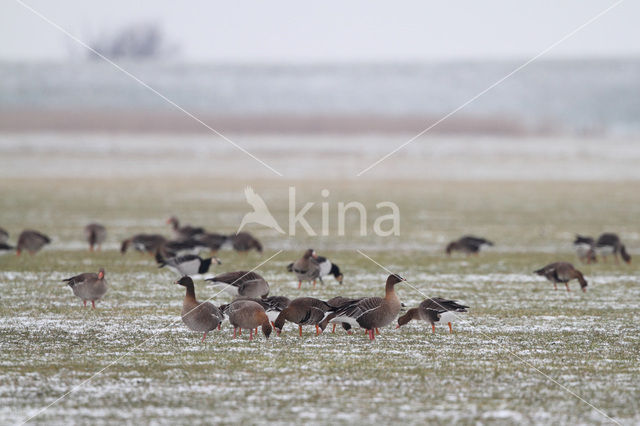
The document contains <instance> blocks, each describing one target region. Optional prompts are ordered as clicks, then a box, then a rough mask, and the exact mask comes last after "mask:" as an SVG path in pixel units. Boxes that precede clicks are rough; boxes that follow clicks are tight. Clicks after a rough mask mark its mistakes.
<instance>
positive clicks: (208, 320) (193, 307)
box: [175, 276, 224, 341]
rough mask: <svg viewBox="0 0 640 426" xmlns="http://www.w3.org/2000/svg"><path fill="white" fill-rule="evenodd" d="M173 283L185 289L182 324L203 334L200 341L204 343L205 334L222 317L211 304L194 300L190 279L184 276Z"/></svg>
mask: <svg viewBox="0 0 640 426" xmlns="http://www.w3.org/2000/svg"><path fill="white" fill-rule="evenodd" d="M175 283H176V284H179V285H181V286H183V287H185V288H186V289H187V292H186V294H185V296H184V300H183V301H182V314H181V316H182V322H184V323H185V325H186V326H187V327H189V329H190V330H193V331H199V332H201V333H204V335H203V336H202V340H201V341H204V339H206V338H207V333H208V332H209V331H211V330H215V329H216V328H217V327H218V326H219V325H220V323H221V322H222V320H224V315H222V312H220V309H218V307H217V306H215V305H214V304H213V303H210V302H204V303H202V302H199V301H198V300H196V291H195V288H194V286H193V280H192V279H191V277H187V276H184V277H182V278H180V279H179V280H178V281H176V282H175Z"/></svg>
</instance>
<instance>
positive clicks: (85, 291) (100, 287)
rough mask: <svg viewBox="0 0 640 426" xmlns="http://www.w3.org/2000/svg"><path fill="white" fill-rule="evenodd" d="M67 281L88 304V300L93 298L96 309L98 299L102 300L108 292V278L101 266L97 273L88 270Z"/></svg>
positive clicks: (74, 291)
mask: <svg viewBox="0 0 640 426" xmlns="http://www.w3.org/2000/svg"><path fill="white" fill-rule="evenodd" d="M62 281H65V282H66V283H67V284H68V285H69V287H71V289H72V290H73V294H75V295H76V296H78V297H79V298H80V299H82V301H83V302H84V306H87V300H91V306H92V307H93V308H94V309H95V307H96V300H100V299H101V298H102V296H104V295H105V294H106V293H107V280H106V279H105V278H104V269H102V268H100V270H99V271H98V273H97V274H94V273H92V272H86V273H84V274H80V275H76V276H73V277H71V278H66V279H64V280H62Z"/></svg>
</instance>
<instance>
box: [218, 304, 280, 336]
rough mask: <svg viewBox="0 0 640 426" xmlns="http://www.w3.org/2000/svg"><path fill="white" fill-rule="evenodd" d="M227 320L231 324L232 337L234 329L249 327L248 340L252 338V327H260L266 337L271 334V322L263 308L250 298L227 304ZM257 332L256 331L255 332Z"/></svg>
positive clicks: (234, 333) (234, 332)
mask: <svg viewBox="0 0 640 426" xmlns="http://www.w3.org/2000/svg"><path fill="white" fill-rule="evenodd" d="M226 314H227V316H228V317H229V322H230V323H231V325H232V326H233V338H234V339H235V337H236V331H237V330H238V329H240V330H241V331H242V329H243V328H244V329H247V328H248V329H249V340H252V339H253V329H254V328H257V327H262V333H263V334H264V337H266V338H267V339H268V338H269V336H270V335H271V330H272V329H271V323H270V322H269V317H268V316H267V313H266V312H265V310H264V308H263V307H262V306H261V305H260V304H259V303H256V302H254V301H251V300H238V301H235V302H232V303H230V304H229V306H228V307H227V309H226ZM256 334H257V333H256Z"/></svg>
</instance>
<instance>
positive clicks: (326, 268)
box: [287, 256, 344, 284]
mask: <svg viewBox="0 0 640 426" xmlns="http://www.w3.org/2000/svg"><path fill="white" fill-rule="evenodd" d="M315 261H316V263H317V264H318V266H319V267H320V275H319V276H318V279H319V280H320V282H321V283H323V284H324V282H323V281H322V277H324V276H327V275H329V274H331V275H333V277H334V278H335V279H336V281H338V283H339V284H342V280H343V278H344V277H343V275H342V272H341V271H340V267H339V266H338V265H336V264H335V263H333V262H331V261H330V260H329V259H327V258H326V257H323V256H317V257H316V258H315ZM287 271H288V272H293V262H292V263H290V264H288V265H287Z"/></svg>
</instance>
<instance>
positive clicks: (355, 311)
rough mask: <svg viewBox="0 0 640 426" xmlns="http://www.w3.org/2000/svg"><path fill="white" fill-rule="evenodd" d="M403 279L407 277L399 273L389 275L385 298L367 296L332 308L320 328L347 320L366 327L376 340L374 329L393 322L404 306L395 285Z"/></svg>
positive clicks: (372, 338) (371, 338) (354, 324)
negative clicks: (331, 322)
mask: <svg viewBox="0 0 640 426" xmlns="http://www.w3.org/2000/svg"><path fill="white" fill-rule="evenodd" d="M402 281H405V279H404V278H402V277H401V276H399V275H396V274H391V275H389V276H388V277H387V282H386V285H385V296H384V298H383V297H366V298H363V299H360V300H356V301H354V302H351V303H346V304H344V305H342V306H340V307H338V308H337V309H332V311H331V312H330V313H329V314H328V315H327V316H326V317H325V318H324V319H323V320H322V322H321V323H320V328H321V329H322V330H324V329H325V328H326V327H327V324H328V323H329V322H330V321H332V320H335V321H338V322H347V323H349V324H351V325H352V326H360V327H362V328H364V329H365V330H367V331H368V334H369V339H370V340H374V339H375V332H374V330H375V329H377V328H381V327H384V326H386V325H389V324H391V322H393V320H394V319H395V318H396V317H397V316H398V313H399V312H400V309H401V308H402V303H400V299H398V295H396V292H395V289H394V287H395V285H396V284H398V283H400V282H402Z"/></svg>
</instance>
